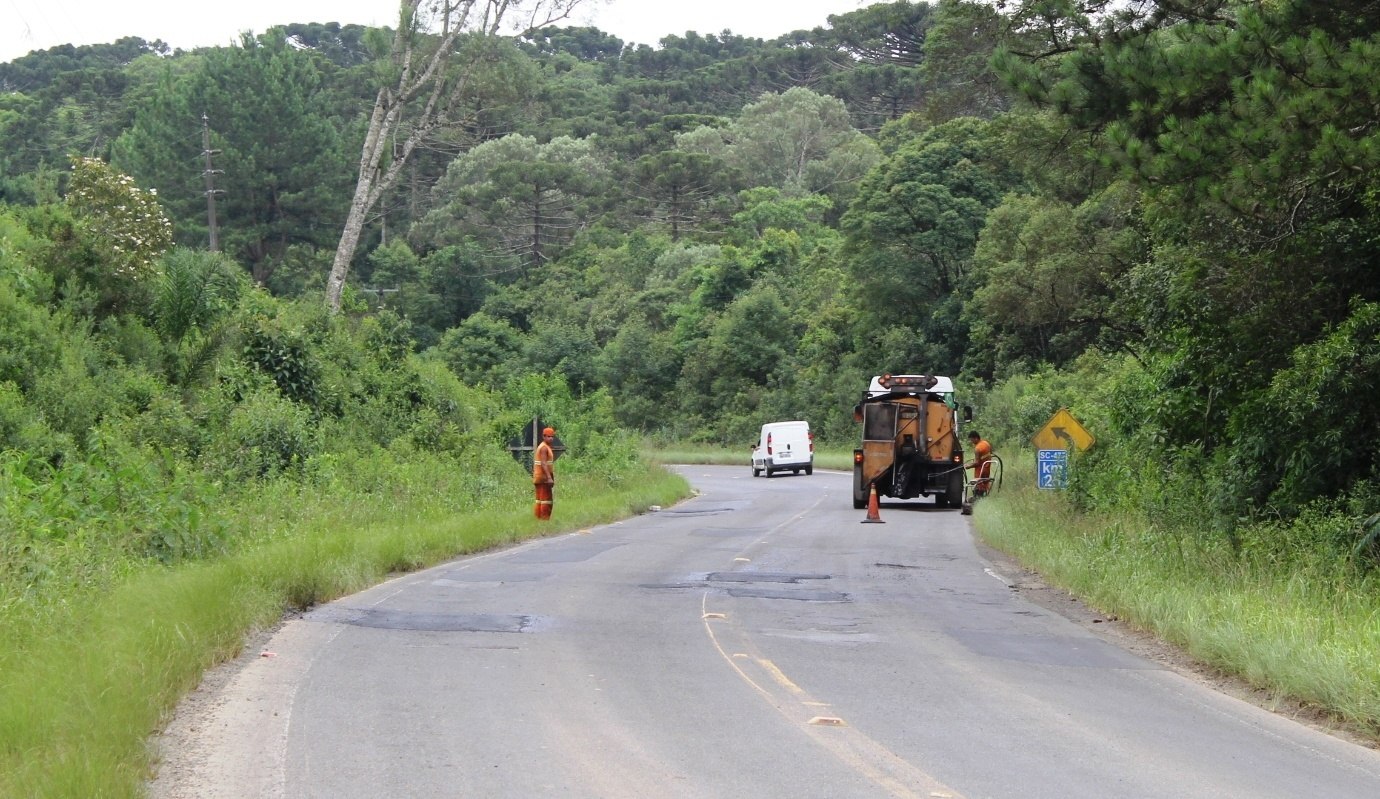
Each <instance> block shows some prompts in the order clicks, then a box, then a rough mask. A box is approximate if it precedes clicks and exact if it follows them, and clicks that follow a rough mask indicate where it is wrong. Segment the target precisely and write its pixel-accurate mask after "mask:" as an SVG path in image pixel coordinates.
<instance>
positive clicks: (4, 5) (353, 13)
mask: <svg viewBox="0 0 1380 799" xmlns="http://www.w3.org/2000/svg"><path fill="white" fill-rule="evenodd" d="M875 2H878V0H585V4H584V6H585V8H584V10H582V11H578V12H577V15H576V17H575V19H574V22H573V23H571V24H589V25H594V26H596V27H598V28H601V29H602V30H605V31H608V32H609V33H612V34H614V35H615V36H618V37H619V38H621V39H623V40H624V41H628V42H641V43H644V44H655V43H656V42H657V40H658V39H660V38H661V37H662V36H665V35H667V34H672V33H674V34H678V35H679V34H683V33H685V32H686V31H690V30H693V31H697V32H699V33H719V32H721V31H723V30H724V29H725V28H727V29H729V30H732V31H733V32H734V33H736V34H739V35H742V36H758V37H761V38H764V39H767V38H772V37H775V36H779V35H780V34H783V33H789V32H790V31H793V30H797V29H800V28H813V27H816V26H821V25H824V24H826V22H827V20H828V17H829V15H830V14H843V13H847V12H849V11H856V10H857V9H859V8H861V7H864V6H869V5H873V4H874V3H875ZM397 7H398V4H397V3H396V2H394V1H392V0H219V1H217V0H202V1H201V2H197V0H177V1H176V2H172V1H171V0H0V63H5V62H8V61H12V60H14V59H15V58H18V57H19V56H22V55H24V54H25V53H28V52H29V51H31V50H43V49H47V48H49V47H53V46H54V45H59V44H99V43H102V42H113V41H115V40H116V39H119V38H121V37H124V36H138V37H140V38H143V39H147V40H149V41H153V40H155V39H162V40H163V41H165V42H167V43H168V44H169V45H172V46H173V47H181V48H191V47H200V46H204V45H223V44H229V43H231V42H234V41H236V40H237V39H238V34H239V32H240V31H244V30H251V31H253V32H255V33H262V32H263V31H264V30H265V29H267V28H269V27H270V26H273V25H286V24H289V23H293V22H339V23H342V24H349V23H356V24H360V25H391V24H393V23H394V22H395V21H396V9H397Z"/></svg>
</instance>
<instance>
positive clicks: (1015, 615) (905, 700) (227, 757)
mask: <svg viewBox="0 0 1380 799" xmlns="http://www.w3.org/2000/svg"><path fill="white" fill-rule="evenodd" d="M683 471H684V473H685V474H686V475H687V476H688V477H689V478H690V480H691V482H692V483H693V484H694V485H695V486H696V487H697V488H698V489H699V491H700V492H701V493H700V496H699V497H697V498H696V499H694V500H691V501H689V502H686V503H683V504H681V505H679V506H676V507H674V508H668V509H664V510H662V511H660V512H658V513H651V514H647V515H645V516H642V517H639V518H636V519H632V520H628V521H626V522H623V523H619V524H614V525H610V526H607V527H600V528H596V529H593V530H588V531H582V532H580V533H574V534H570V535H562V536H558V537H554V538H549V539H544V540H540V541H535V542H530V543H528V544H524V545H522V546H518V547H514V548H511V549H506V550H503V551H499V552H493V553H488V554H485V555H481V556H478V557H471V558H465V559H462V560H457V561H454V562H451V563H447V564H444V565H442V566H439V567H436V568H433V569H430V570H427V571H425V572H419V573H416V574H412V575H408V576H406V577H402V578H400V579H397V580H393V581H391V582H389V583H386V584H384V585H381V586H378V587H376V588H374V589H371V590H369V591H366V592H363V593H360V594H357V595H355V596H351V597H348V598H346V599H343V600H341V601H339V602H335V603H332V604H330V605H326V606H322V607H320V608H317V609H315V610H313V611H311V612H310V613H308V614H306V615H305V616H304V617H302V618H299V619H295V620H293V621H290V622H288V623H287V624H285V625H284V626H283V627H282V628H281V629H279V630H278V631H276V632H275V633H274V634H273V636H272V637H271V638H270V639H268V640H267V641H266V642H264V643H263V647H262V649H263V652H262V653H259V652H257V651H256V652H251V653H250V656H249V657H246V658H243V659H241V660H240V661H239V662H238V663H237V664H235V665H234V666H233V667H232V668H230V669H228V670H222V671H221V672H219V673H218V676H215V677H213V678H212V679H209V680H208V683H207V685H206V686H203V689H202V690H201V691H199V692H198V694H197V695H196V696H195V697H194V698H193V699H191V700H189V701H188V703H186V704H185V705H184V706H183V708H182V709H181V710H180V711H179V714H178V719H177V720H176V722H175V723H174V725H173V727H172V728H171V729H170V731H169V734H168V736H167V737H166V738H165V741H164V746H165V749H166V752H167V762H166V764H165V766H164V767H163V769H162V771H161V772H160V776H159V778H158V779H157V780H156V781H155V782H154V783H152V784H151V794H152V795H153V796H155V797H159V798H160V799H167V798H170V797H184V796H185V797H199V798H205V797H220V796H223V797H247V796H252V797H275V796H276V797H322V798H323V799H325V798H326V797H330V798H331V799H343V798H347V797H371V798H372V797H486V798H487V797H541V796H556V797H600V798H602V799H612V798H613V797H629V798H632V797H637V799H644V798H646V797H696V798H707V797H792V798H793V799H795V798H797V797H829V798H830V799H836V798H841V797H886V796H895V797H969V798H970V799H976V798H977V797H1002V798H1009V799H1041V798H1042V797H1049V798H1050V799H1079V798H1080V797H1086V799H1129V798H1131V797H1176V798H1178V799H1182V798H1184V797H1203V798H1204V799H1225V798H1227V797H1241V798H1242V799H1263V798H1265V797H1287V798H1288V799H1298V798H1299V797H1326V798H1327V799H1349V798H1351V797H1354V798H1355V799H1376V797H1380V753H1377V752H1376V751H1373V750H1370V749H1366V748H1363V747H1360V746H1357V745H1354V744H1351V743H1347V742H1345V741H1342V740H1340V739H1338V738H1334V737H1331V736H1329V735H1327V734H1325V733H1322V732H1319V731H1317V730H1314V729H1312V728H1310V727H1307V726H1304V725H1302V724H1298V723H1295V722H1293V721H1290V720H1288V719H1286V718H1283V717H1281V716H1279V715H1276V714H1273V713H1270V712H1268V711H1265V710H1262V709H1260V708H1257V707H1256V706H1254V705H1252V704H1249V703H1246V702H1243V701H1240V700H1238V699H1234V698H1231V697H1229V696H1226V695H1223V694H1220V693H1216V692H1214V691H1212V690H1211V689H1209V688H1208V687H1205V686H1204V685H1202V684H1201V683H1199V682H1198V681H1195V680H1191V679H1188V678H1186V677H1185V676H1182V675H1180V674H1178V673H1176V672H1175V671H1172V670H1169V669H1166V668H1163V667H1161V666H1159V665H1157V664H1156V663H1154V662H1151V661H1149V660H1145V659H1142V658H1141V657H1139V656H1137V655H1134V654H1132V653H1130V652H1127V651H1125V650H1123V649H1120V648H1118V647H1116V646H1114V645H1112V644H1111V643H1108V642H1107V641H1106V640H1104V639H1103V638H1102V637H1099V636H1096V635H1093V634H1091V633H1089V632H1088V631H1086V630H1085V629H1084V628H1083V627H1081V626H1079V625H1077V624H1074V623H1072V622H1070V621H1069V620H1068V619H1066V618H1065V617H1064V616H1063V615H1061V614H1057V613H1054V612H1051V611H1049V610H1046V609H1045V608H1044V607H1041V606H1040V605H1037V604H1033V603H1031V602H1028V601H1026V599H1024V598H1023V597H1022V595H1021V592H1020V591H1017V590H1014V588H1013V585H1012V579H1011V577H1010V576H1009V575H1006V574H1003V572H1002V570H1001V569H1000V568H999V567H997V566H996V565H994V563H992V562H989V561H987V560H984V559H983V558H982V557H981V556H980V554H979V551H978V549H977V548H976V547H975V545H974V543H973V540H972V537H971V533H970V530H969V526H968V519H967V517H963V516H960V515H959V514H958V512H957V511H953V510H946V509H938V508H934V507H933V506H932V505H930V504H928V503H927V502H924V501H912V502H891V501H886V502H883V503H882V506H881V517H882V519H883V521H884V522H886V523H885V524H861V523H860V522H861V520H862V519H863V518H864V513H863V512H861V511H856V510H853V508H852V502H851V494H850V479H851V477H850V476H849V475H844V474H838V473H827V472H823V471H817V472H815V474H814V475H813V476H804V475H801V476H790V475H783V476H778V477H775V478H772V479H770V480H768V479H765V478H755V479H754V478H752V477H751V476H750V472H749V471H748V468H747V466H746V464H745V465H744V466H742V467H733V468H729V467H700V466H696V467H683ZM559 513H560V511H559V508H558V510H557V515H558V516H559ZM257 649H258V647H256V650H257Z"/></svg>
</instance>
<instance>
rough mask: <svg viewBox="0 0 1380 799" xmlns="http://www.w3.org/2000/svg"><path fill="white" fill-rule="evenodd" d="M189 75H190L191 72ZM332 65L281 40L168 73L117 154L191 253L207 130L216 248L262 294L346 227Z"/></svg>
mask: <svg viewBox="0 0 1380 799" xmlns="http://www.w3.org/2000/svg"><path fill="white" fill-rule="evenodd" d="M189 66H190V67H191V70H190V71H188V70H187V68H188V67H189ZM327 70H331V71H332V72H333V70H334V68H333V67H332V65H331V64H330V63H329V62H327V61H325V59H324V58H322V57H321V56H319V55H316V54H315V53H312V52H309V51H303V50H299V49H297V48H295V47H293V46H290V45H289V43H288V41H287V39H286V36H285V35H284V32H283V31H282V30H281V29H273V30H270V31H269V32H267V33H265V34H263V35H262V36H259V37H253V36H250V35H248V34H245V35H244V36H243V37H242V38H241V39H240V42H239V43H238V45H236V46H233V47H221V48H214V49H209V50H206V51H203V52H201V53H199V54H198V55H197V56H195V57H193V58H192V59H191V61H190V62H178V63H176V64H169V65H167V67H166V74H165V75H164V76H163V80H162V82H161V85H160V87H159V90H158V91H157V92H156V93H155V95H154V96H153V97H152V99H151V100H150V101H149V102H148V103H147V104H146V105H145V106H144V107H143V108H141V109H140V111H139V112H138V114H137V116H136V118H135V123H134V125H133V126H132V127H131V128H130V129H129V130H127V131H125V133H124V134H123V135H121V137H120V138H119V140H118V141H117V142H116V144H115V146H114V148H113V150H114V153H115V156H114V157H115V160H116V162H117V163H118V164H120V165H121V166H123V167H124V168H126V169H128V170H129V171H130V172H131V173H132V174H134V175H136V176H138V177H139V178H140V179H141V180H144V181H147V182H149V183H151V184H152V185H154V186H157V187H158V188H159V193H160V196H161V197H162V198H163V199H164V201H165V202H167V203H168V205H169V208H170V209H171V211H172V212H173V214H174V215H175V217H176V218H177V220H178V223H179V224H178V240H179V243H180V244H182V245H183V246H204V244H205V242H206V241H207V233H208V220H207V203H206V196H205V191H206V183H205V178H204V175H203V170H204V169H205V162H206V161H205V158H204V156H203V154H202V148H203V143H202V142H203V126H206V128H207V129H208V130H209V134H210V140H211V146H212V148H214V149H216V150H219V151H220V152H219V154H217V155H216V156H215V158H214V160H213V164H212V166H213V168H214V169H217V170H219V172H220V174H217V175H216V176H215V187H216V189H217V190H219V191H220V192H223V193H222V194H219V195H218V197H217V203H216V213H217V218H218V219H217V223H218V226H219V232H220V241H221V246H220V248H221V249H223V250H224V251H225V252H226V253H227V254H230V255H231V256H232V257H234V258H235V259H236V260H238V261H240V262H242V263H245V264H247V265H248V266H249V269H250V273H251V274H252V275H253V277H254V280H255V282H257V283H259V284H260V285H266V284H268V282H269V281H270V279H271V278H272V275H273V271H274V269H275V268H277V266H278V265H279V264H280V263H282V262H283V260H284V259H285V257H286V255H287V252H288V250H289V248H290V247H292V246H293V245H298V244H306V245H310V246H313V247H327V246H329V244H330V242H331V240H332V231H333V230H334V227H335V225H336V224H337V223H338V221H339V219H340V218H341V216H342V215H343V207H342V205H343V204H342V202H341V200H340V197H341V195H342V194H343V193H344V190H345V185H346V183H345V181H346V180H347V178H345V177H344V176H343V173H344V172H345V163H346V161H345V152H344V148H343V145H342V142H341V137H340V133H339V131H338V130H337V128H336V123H335V121H334V120H332V119H331V118H330V116H329V114H328V109H327V108H326V107H325V103H324V99H323V98H324V95H325V92H324V91H323V90H324V88H325V86H326V81H327V78H328V74H329V73H328V72H327Z"/></svg>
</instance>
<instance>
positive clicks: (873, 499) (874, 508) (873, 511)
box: [862, 483, 886, 524]
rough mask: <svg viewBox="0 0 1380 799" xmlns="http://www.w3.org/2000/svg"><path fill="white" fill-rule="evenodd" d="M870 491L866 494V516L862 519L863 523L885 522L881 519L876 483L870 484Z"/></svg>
mask: <svg viewBox="0 0 1380 799" xmlns="http://www.w3.org/2000/svg"><path fill="white" fill-rule="evenodd" d="M870 487H871V491H870V492H869V493H868V495H867V518H866V519H863V520H862V523H863V524H886V522H884V521H882V506H881V503H880V502H878V501H877V484H876V483H872V484H870Z"/></svg>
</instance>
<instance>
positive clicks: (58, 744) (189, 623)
mask: <svg viewBox="0 0 1380 799" xmlns="http://www.w3.org/2000/svg"><path fill="white" fill-rule="evenodd" d="M645 474H646V478H645V479H637V480H625V481H623V482H622V483H621V484H620V485H617V486H609V485H607V484H605V483H602V482H600V481H598V480H596V479H594V478H592V477H591V478H582V477H578V476H577V477H574V478H571V479H569V480H566V479H563V480H562V481H561V485H560V487H559V493H558V495H557V500H558V501H557V504H556V510H555V513H554V514H553V517H552V520H551V522H548V523H545V524H541V523H538V522H537V521H536V520H534V519H533V518H532V513H531V507H530V504H523V506H522V507H521V508H515V509H513V510H511V511H508V512H500V513H492V512H477V513H472V514H464V515H443V516H435V517H432V518H422V519H409V520H406V521H403V522H399V521H397V520H396V517H395V516H394V517H391V518H390V515H389V514H387V513H378V514H376V516H375V517H374V518H359V517H356V518H354V519H352V522H351V524H350V525H349V526H348V527H344V528H342V526H341V525H340V524H339V522H338V521H336V520H333V519H331V520H326V519H319V520H317V521H315V522H311V523H304V524H302V525H300V526H299V527H297V528H296V529H294V530H291V531H287V532H284V533H282V534H280V535H278V536H277V537H275V538H274V539H272V540H267V541H265V542H263V543H262V544H260V545H257V546H253V547H249V548H246V549H245V550H243V551H241V552H238V553H234V554H231V555H226V556H224V557H222V558H218V559H215V560H212V561H206V562H200V563H188V564H183V565H179V566H174V567H168V568H153V567H150V568H146V569H140V570H137V571H135V572H134V573H132V574H131V575H129V576H128V577H127V578H126V579H124V580H121V581H120V582H119V583H118V584H117V585H116V587H115V588H114V590H113V591H111V592H109V593H107V594H103V595H100V596H92V595H85V596H79V597H77V598H74V599H73V600H72V602H71V603H70V605H69V606H68V607H67V608H66V609H65V611H64V612H63V613H62V614H61V615H60V618H55V619H54V620H53V623H50V624H49V625H48V626H47V628H46V629H43V630H38V631H33V630H30V631H26V632H25V634H24V635H23V636H22V638H21V639H18V641H19V642H20V643H22V645H23V651H18V652H16V651H13V650H11V651H10V653H9V655H10V656H9V657H7V658H5V665H6V669H5V670H4V672H3V676H0V796H16V797H18V796H24V797H82V798H83V799H86V798H89V797H137V796H141V795H143V793H144V790H145V781H146V779H147V778H148V776H149V775H150V774H151V773H152V772H151V769H152V768H153V766H154V763H153V762H152V757H153V753H152V751H151V748H150V746H149V735H150V733H151V732H154V731H156V730H157V729H158V728H159V727H160V726H161V725H162V724H163V723H164V722H165V721H166V719H167V718H168V717H169V715H170V714H171V713H172V711H173V710H174V708H175V707H176V704H177V702H178V700H179V699H180V698H181V697H182V696H183V695H184V694H185V693H187V692H188V691H190V690H191V689H192V688H194V687H195V686H196V685H197V683H198V682H199V681H200V679H201V675H202V674H203V673H204V672H205V670H206V669H208V668H209V667H211V666H213V665H215V664H217V663H219V662H222V661H224V660H226V659H229V658H232V657H234V656H235V655H236V654H238V652H239V650H240V648H241V646H242V645H243V642H244V641H245V639H246V636H248V635H249V634H251V633H253V632H254V631H256V630H261V629H266V628H267V627H270V626H272V625H273V624H275V623H277V621H278V620H279V619H280V618H281V617H282V615H283V613H284V612H285V611H286V610H289V609H293V608H304V607H307V606H310V605H312V604H315V603H319V602H325V601H329V600H332V599H336V598H338V597H341V596H345V595H348V594H351V593H354V592H356V591H360V590H362V589H364V588H367V587H369V586H371V585H375V584H377V583H378V582H380V581H382V580H384V579H386V578H387V577H388V576H389V575H391V574H394V573H397V572H401V571H409V570H414V569H418V568H422V567H426V566H430V565H433V564H436V563H440V562H443V561H445V560H447V559H449V558H452V557H455V556H457V555H461V554H465V553H470V552H476V551H480V550H484V549H489V548H493V547H497V546H502V545H505V544H508V543H511V542H515V541H520V540H524V539H527V538H533V537H537V536H542V535H552V534H556V533H560V532H567V531H570V530H574V529H579V528H582V527H587V526H590V525H595V524H601V523H605V522H610V521H614V520H616V519H619V518H623V517H626V516H628V515H630V514H636V513H640V512H642V511H645V510H646V509H647V508H649V507H650V506H652V505H671V504H673V503H675V502H676V501H678V500H679V499H682V498H684V497H685V496H687V495H688V493H689V487H688V485H687V484H686V482H685V480H684V479H683V478H681V477H679V476H678V475H674V474H671V473H669V472H666V471H665V470H661V469H655V468H653V469H649V470H647V472H646V473H645ZM12 643H13V642H12Z"/></svg>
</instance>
